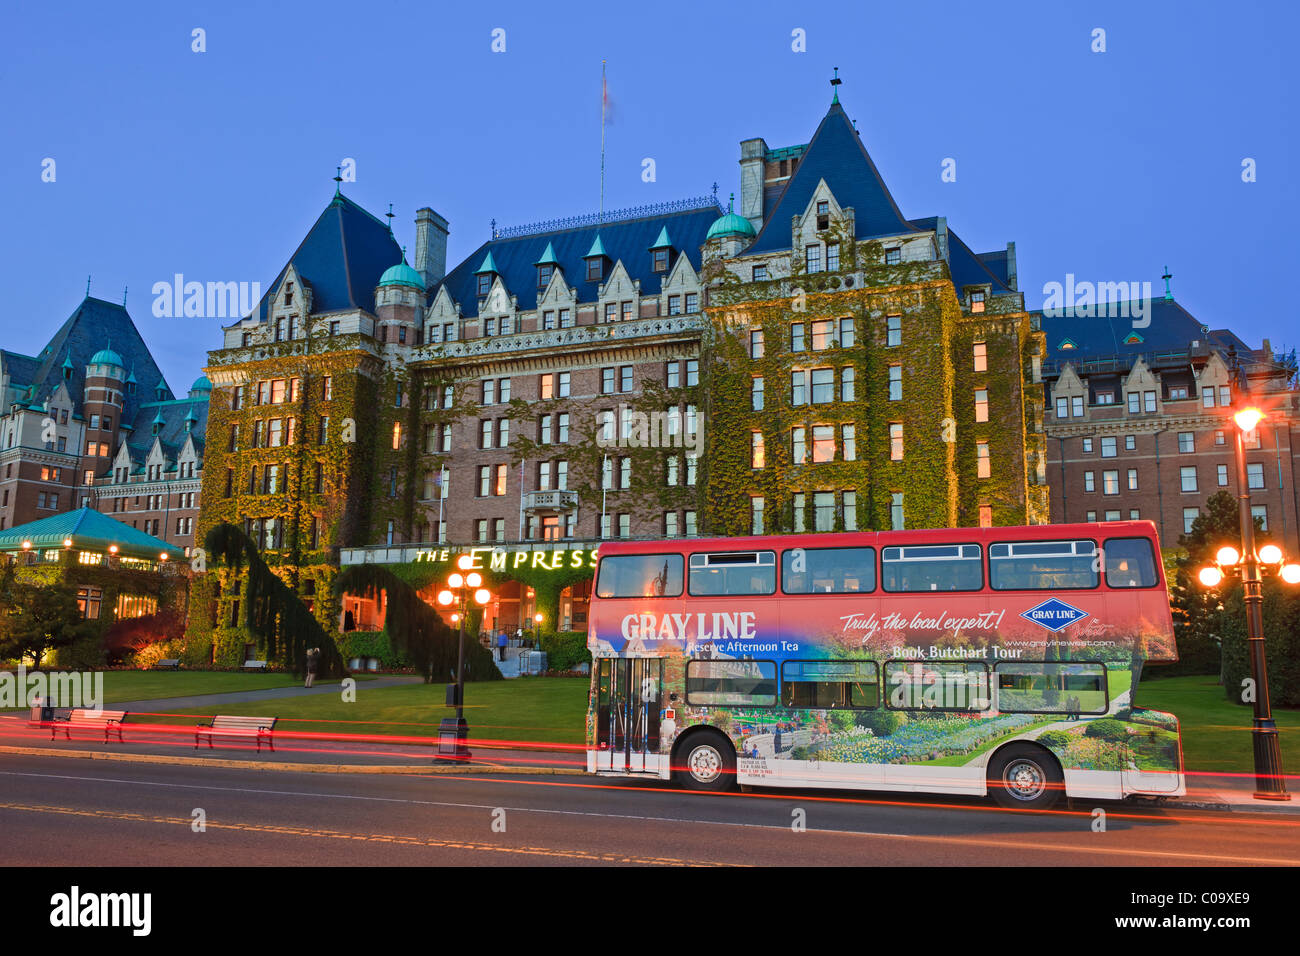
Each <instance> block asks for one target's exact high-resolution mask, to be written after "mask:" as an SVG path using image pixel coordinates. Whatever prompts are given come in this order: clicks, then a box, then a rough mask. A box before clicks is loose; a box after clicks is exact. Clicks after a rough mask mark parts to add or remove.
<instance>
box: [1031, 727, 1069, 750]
mask: <svg viewBox="0 0 1300 956" xmlns="http://www.w3.org/2000/svg"><path fill="white" fill-rule="evenodd" d="M1070 739H1071V738H1070V735H1069V734H1068V733H1066V732H1065V731H1064V730H1045V731H1043V732H1042V733H1041V734H1039V735H1038V742H1039V743H1040V744H1042V745H1043V746H1044V747H1046V748H1047V749H1049V750H1056V751H1062V750H1065V748H1066V747H1068V746H1070Z"/></svg>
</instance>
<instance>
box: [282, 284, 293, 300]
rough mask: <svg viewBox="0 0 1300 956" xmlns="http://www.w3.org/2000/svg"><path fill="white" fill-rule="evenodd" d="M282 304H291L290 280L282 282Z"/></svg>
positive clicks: (291, 288) (291, 287) (291, 286)
mask: <svg viewBox="0 0 1300 956" xmlns="http://www.w3.org/2000/svg"><path fill="white" fill-rule="evenodd" d="M284 304H285V305H293V283H292V282H286V283H285V284H284Z"/></svg>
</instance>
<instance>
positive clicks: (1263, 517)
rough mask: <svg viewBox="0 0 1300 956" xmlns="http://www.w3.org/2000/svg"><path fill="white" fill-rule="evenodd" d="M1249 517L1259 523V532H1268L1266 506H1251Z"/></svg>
mask: <svg viewBox="0 0 1300 956" xmlns="http://www.w3.org/2000/svg"><path fill="white" fill-rule="evenodd" d="M1250 516H1251V517H1252V518H1256V519H1258V521H1259V530H1260V531H1267V530H1268V505H1251V506H1250Z"/></svg>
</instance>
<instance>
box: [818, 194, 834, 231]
mask: <svg viewBox="0 0 1300 956" xmlns="http://www.w3.org/2000/svg"><path fill="white" fill-rule="evenodd" d="M830 225H831V204H830V203H829V202H826V201H825V200H823V201H822V202H819V203H818V204H817V228H818V229H829V228H830Z"/></svg>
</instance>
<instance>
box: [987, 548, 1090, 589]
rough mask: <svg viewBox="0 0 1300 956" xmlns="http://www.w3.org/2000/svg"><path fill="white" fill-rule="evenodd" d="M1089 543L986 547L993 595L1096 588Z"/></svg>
mask: <svg viewBox="0 0 1300 956" xmlns="http://www.w3.org/2000/svg"><path fill="white" fill-rule="evenodd" d="M1096 557H1097V545H1096V543H1095V542H1092V541H1016V542H1014V543H1002V542H999V543H997V544H990V545H989V584H990V585H991V586H992V587H993V590H995V591H1058V590H1061V589H1063V588H1095V587H1096V586H1097V583H1098V582H1099V581H1100V580H1101V575H1100V574H1099V573H1098V570H1097V566H1096Z"/></svg>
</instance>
